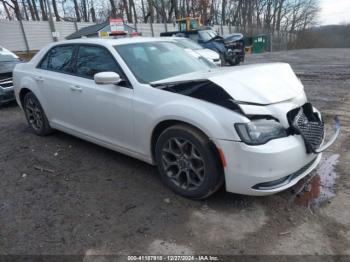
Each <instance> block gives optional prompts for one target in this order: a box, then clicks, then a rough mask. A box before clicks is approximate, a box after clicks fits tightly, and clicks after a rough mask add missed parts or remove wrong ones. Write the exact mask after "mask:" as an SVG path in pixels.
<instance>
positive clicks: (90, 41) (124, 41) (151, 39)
mask: <svg viewBox="0 0 350 262" xmlns="http://www.w3.org/2000/svg"><path fill="white" fill-rule="evenodd" d="M154 41H165V39H161V38H154V37H125V38H116V39H111V38H107V39H103V38H79V39H74V40H65V41H60V42H57V44H71V43H76V44H78V43H79V44H80V43H86V44H103V45H113V46H114V45H124V44H131V43H144V42H154Z"/></svg>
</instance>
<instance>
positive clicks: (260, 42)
mask: <svg viewBox="0 0 350 262" xmlns="http://www.w3.org/2000/svg"><path fill="white" fill-rule="evenodd" d="M268 49H269V46H268V35H256V36H253V53H262V52H265V51H268Z"/></svg>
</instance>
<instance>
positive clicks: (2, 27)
mask: <svg viewBox="0 0 350 262" xmlns="http://www.w3.org/2000/svg"><path fill="white" fill-rule="evenodd" d="M0 45H1V46H3V47H5V48H7V49H9V50H13V51H19V50H26V45H25V42H24V38H23V35H22V32H21V28H20V24H19V23H18V22H17V21H8V20H0Z"/></svg>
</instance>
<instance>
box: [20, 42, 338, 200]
mask: <svg viewBox="0 0 350 262" xmlns="http://www.w3.org/2000/svg"><path fill="white" fill-rule="evenodd" d="M14 87H15V95H16V99H17V102H18V104H19V105H20V106H21V107H22V109H23V110H24V112H25V116H26V118H27V120H28V124H29V126H30V128H31V129H32V131H33V132H34V133H36V134H38V135H47V134H49V133H50V132H51V131H52V130H53V129H58V130H61V131H63V132H66V133H69V134H72V135H74V136H78V137H80V138H83V139H86V140H88V141H91V142H93V143H96V144H99V145H102V146H104V147H108V148H110V149H113V150H116V151H119V152H122V153H124V154H127V155H129V156H132V157H135V158H138V159H140V160H143V161H146V162H148V163H150V164H155V165H157V166H158V168H159V172H160V175H161V179H162V180H163V182H164V183H165V184H166V185H167V186H169V187H170V188H171V189H172V190H174V191H175V192H176V193H178V194H180V195H182V196H185V197H189V198H204V197H207V196H209V195H211V194H212V193H214V192H215V191H216V190H217V189H218V188H219V187H220V186H221V185H223V184H225V186H226V190H227V191H229V192H234V193H240V194H247V195H267V194H272V193H276V192H279V191H281V190H284V189H286V188H289V187H291V186H293V185H294V184H296V183H297V182H298V181H299V180H300V179H301V178H303V177H305V176H306V175H307V174H309V173H310V172H311V171H312V170H313V169H314V168H315V167H316V166H317V164H318V163H319V161H320V158H321V152H322V151H323V150H324V149H326V148H327V147H328V146H330V145H331V144H332V143H333V142H334V140H335V139H336V137H337V135H338V134H339V122H338V121H336V125H335V127H336V128H335V133H334V135H333V136H332V137H331V138H330V139H329V141H328V142H327V143H325V142H324V126H323V122H322V118H321V115H320V113H319V112H318V111H317V110H316V109H315V108H314V107H313V106H312V105H311V104H310V103H309V102H308V101H307V99H306V96H305V93H304V89H303V86H302V84H301V82H300V81H299V80H298V78H297V77H296V76H295V74H294V73H293V71H292V69H291V67H290V66H289V65H288V64H284V63H273V64H257V65H249V66H241V67H234V68H212V67H210V66H209V65H208V64H206V63H203V62H202V61H201V60H200V59H197V58H195V57H192V56H189V55H188V54H187V53H186V51H184V50H183V49H182V48H180V47H178V46H176V45H175V44H174V43H171V42H169V41H163V40H161V39H152V38H129V39H127V38H125V39H109V40H106V39H81V40H73V41H64V42H59V43H54V44H51V45H49V46H47V47H46V48H44V49H42V50H41V51H40V52H39V53H38V54H37V55H35V57H34V58H33V59H32V60H31V61H30V62H29V63H24V64H19V65H17V66H16V68H15V71H14Z"/></svg>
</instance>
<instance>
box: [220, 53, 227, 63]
mask: <svg viewBox="0 0 350 262" xmlns="http://www.w3.org/2000/svg"><path fill="white" fill-rule="evenodd" d="M220 61H221V66H225V65H226V59H225V56H224V55H223V54H220Z"/></svg>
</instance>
